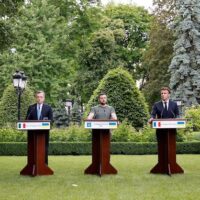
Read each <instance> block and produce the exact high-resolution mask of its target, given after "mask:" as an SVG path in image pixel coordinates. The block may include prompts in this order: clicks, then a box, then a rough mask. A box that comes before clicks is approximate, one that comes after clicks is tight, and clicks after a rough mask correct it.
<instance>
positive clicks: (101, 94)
mask: <svg viewBox="0 0 200 200" xmlns="http://www.w3.org/2000/svg"><path fill="white" fill-rule="evenodd" d="M103 95H106V96H107V94H106V93H105V92H101V93H100V94H99V96H98V98H100V96H103Z"/></svg>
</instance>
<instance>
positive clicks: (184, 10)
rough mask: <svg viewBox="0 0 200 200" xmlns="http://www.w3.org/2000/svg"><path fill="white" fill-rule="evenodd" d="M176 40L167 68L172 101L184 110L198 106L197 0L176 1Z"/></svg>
mask: <svg viewBox="0 0 200 200" xmlns="http://www.w3.org/2000/svg"><path fill="white" fill-rule="evenodd" d="M176 6H177V10H178V18H177V20H176V21H175V23H174V28H175V30H176V35H177V40H176V41H175V43H174V56H173V59H172V61H171V65H170V66H169V70H170V74H171V79H170V86H171V88H172V97H173V98H174V99H179V100H182V101H183V103H184V105H185V106H191V105H192V104H194V105H197V104H199V103H200V81H199V80H200V29H199V26H200V0H195V1H193V0H188V1H184V2H183V1H180V0H179V1H177V3H176Z"/></svg>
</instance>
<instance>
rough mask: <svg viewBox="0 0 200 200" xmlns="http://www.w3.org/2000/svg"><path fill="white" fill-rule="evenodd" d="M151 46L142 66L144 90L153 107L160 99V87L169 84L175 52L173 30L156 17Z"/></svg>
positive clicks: (153, 24) (151, 32) (152, 27)
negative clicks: (173, 53) (170, 69)
mask: <svg viewBox="0 0 200 200" xmlns="http://www.w3.org/2000/svg"><path fill="white" fill-rule="evenodd" d="M149 39H150V41H149V46H148V48H147V50H146V52H145V53H144V55H143V62H142V67H141V74H143V76H142V85H141V88H142V92H143V93H144V95H145V98H146V100H147V102H148V104H149V106H150V107H151V106H152V105H153V103H154V102H156V101H158V100H159V99H160V88H161V87H162V86H168V85H169V79H170V73H169V72H168V66H169V64H170V61H171V58H172V52H173V42H174V36H173V32H172V31H171V30H170V29H169V28H168V27H167V26H166V24H161V23H160V22H159V21H158V20H157V19H156V18H155V20H154V21H153V22H152V26H151V31H150V36H149Z"/></svg>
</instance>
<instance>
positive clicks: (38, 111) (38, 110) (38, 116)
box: [37, 104, 41, 120]
mask: <svg viewBox="0 0 200 200" xmlns="http://www.w3.org/2000/svg"><path fill="white" fill-rule="evenodd" d="M40 115H41V111H40V104H38V108H37V118H38V120H39V119H40Z"/></svg>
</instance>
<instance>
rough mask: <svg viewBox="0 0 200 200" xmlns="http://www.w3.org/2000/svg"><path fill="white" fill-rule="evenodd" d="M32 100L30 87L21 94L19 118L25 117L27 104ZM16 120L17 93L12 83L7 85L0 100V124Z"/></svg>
mask: <svg viewBox="0 0 200 200" xmlns="http://www.w3.org/2000/svg"><path fill="white" fill-rule="evenodd" d="M33 102H34V95H33V92H32V91H31V89H30V88H28V87H26V90H25V91H24V92H23V94H22V96H21V119H25V116H26V113H27V110H28V106H29V105H30V104H32V103H33ZM17 120H18V117H17V94H16V91H15V88H14V87H13V85H9V86H8V87H7V88H6V89H5V91H4V93H3V96H2V98H1V101H0V125H1V126H6V124H8V123H14V122H16V121H17Z"/></svg>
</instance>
